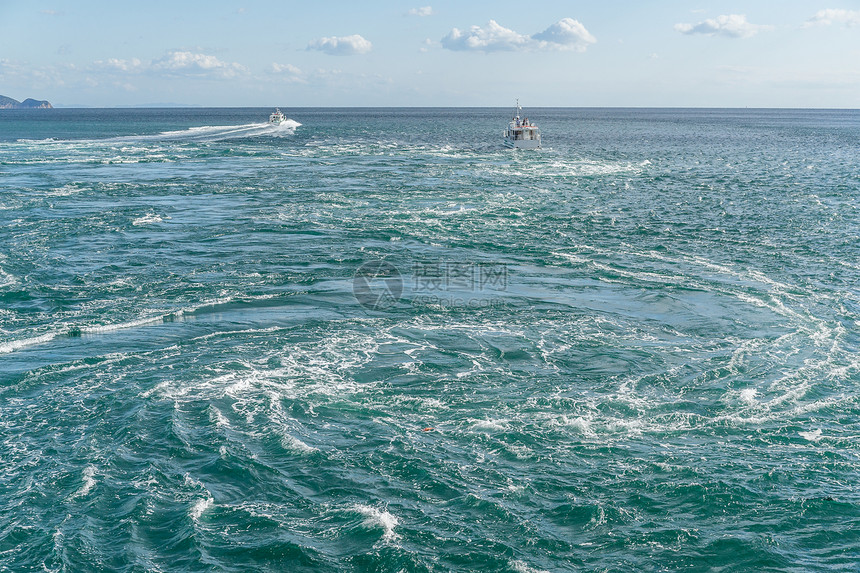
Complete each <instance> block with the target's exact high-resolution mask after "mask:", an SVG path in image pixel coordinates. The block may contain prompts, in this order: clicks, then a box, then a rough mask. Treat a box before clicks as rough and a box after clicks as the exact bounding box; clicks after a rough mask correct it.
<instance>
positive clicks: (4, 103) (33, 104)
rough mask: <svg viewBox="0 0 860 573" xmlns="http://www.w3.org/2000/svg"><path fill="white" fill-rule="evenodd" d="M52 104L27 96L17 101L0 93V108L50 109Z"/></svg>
mask: <svg viewBox="0 0 860 573" xmlns="http://www.w3.org/2000/svg"><path fill="white" fill-rule="evenodd" d="M53 107H54V106H52V105H51V102H49V101H47V100H41V101H39V100H35V99H33V98H27V99H25V100H24V101H18V100H16V99H12V98H10V97H6V96H2V95H0V109H52V108H53Z"/></svg>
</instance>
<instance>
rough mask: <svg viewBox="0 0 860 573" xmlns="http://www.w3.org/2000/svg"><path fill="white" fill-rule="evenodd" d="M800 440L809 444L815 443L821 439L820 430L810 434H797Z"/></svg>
mask: <svg viewBox="0 0 860 573" xmlns="http://www.w3.org/2000/svg"><path fill="white" fill-rule="evenodd" d="M798 434H800V437H801V438H804V439H806V440H809V441H810V442H817V441H818V440H820V439H821V428H819V429H817V430H815V431H811V432H798Z"/></svg>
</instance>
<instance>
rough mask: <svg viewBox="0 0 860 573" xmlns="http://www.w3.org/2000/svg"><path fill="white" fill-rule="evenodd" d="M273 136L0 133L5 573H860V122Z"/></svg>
mask: <svg viewBox="0 0 860 573" xmlns="http://www.w3.org/2000/svg"><path fill="white" fill-rule="evenodd" d="M284 111H285V113H286V115H287V116H288V117H290V118H292V119H293V120H294V121H295V123H290V124H287V125H285V126H280V127H270V126H267V125H265V123H264V122H265V120H266V118H267V116H268V114H269V113H270V112H271V110H268V109H265V110H263V109H181V110H180V109H172V110H37V111H20V112H19V111H8V112H1V113H0V229H2V230H0V570H4V571H237V572H238V571H392V572H396V571H449V570H455V571H511V572H520V573H524V572H533V571H579V570H582V571H639V570H647V571H658V570H665V571H675V570H689V571H842V570H856V569H857V568H858V567H860V484H859V483H858V481H860V478H858V475H860V474H858V470H860V445H858V444H860V441H859V440H860V398H858V388H860V357H858V350H860V334H858V321H860V288H858V284H860V282H858V281H860V112H857V111H803V110H645V109H636V110H600V109H532V110H526V111H527V115H529V118H530V119H531V120H533V121H535V122H536V123H538V125H540V126H541V128H542V133H543V142H544V149H542V150H539V151H536V152H514V151H511V150H507V149H504V148H503V147H502V146H501V133H502V130H503V129H504V127H505V125H506V122H507V121H508V119H509V115H510V110H502V109H395V110H390V109H343V110H336V109H284ZM296 123H300V124H301V125H296Z"/></svg>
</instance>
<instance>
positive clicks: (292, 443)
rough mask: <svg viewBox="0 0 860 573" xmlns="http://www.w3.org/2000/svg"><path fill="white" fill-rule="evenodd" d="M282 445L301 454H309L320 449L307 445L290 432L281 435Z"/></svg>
mask: <svg viewBox="0 0 860 573" xmlns="http://www.w3.org/2000/svg"><path fill="white" fill-rule="evenodd" d="M281 445H282V446H284V449H286V450H288V451H290V452H293V453H296V454H299V455H307V454H311V453H313V452H316V451H319V450H317V448H315V447H313V446H309V445H307V444H306V443H304V442H303V441H301V440H300V439H298V438H296V437H295V436H292V435H290V434H282V435H281Z"/></svg>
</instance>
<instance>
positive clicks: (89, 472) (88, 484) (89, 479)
mask: <svg viewBox="0 0 860 573" xmlns="http://www.w3.org/2000/svg"><path fill="white" fill-rule="evenodd" d="M95 475H96V467H95V466H93V465H88V466H87V467H85V468H84V471H83V473H82V474H81V476H82V477H83V481H84V484H83V485H82V486H81V488H80V489H79V490H78V491H76V492H75V493H73V494H72V499H74V498H76V497H83V496H85V495H87V494H88V493H90V490H92V489H93V487H95V485H96V479H95Z"/></svg>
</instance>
